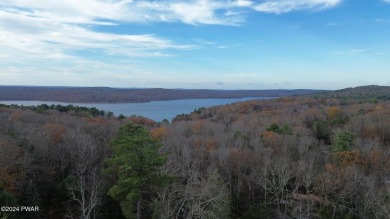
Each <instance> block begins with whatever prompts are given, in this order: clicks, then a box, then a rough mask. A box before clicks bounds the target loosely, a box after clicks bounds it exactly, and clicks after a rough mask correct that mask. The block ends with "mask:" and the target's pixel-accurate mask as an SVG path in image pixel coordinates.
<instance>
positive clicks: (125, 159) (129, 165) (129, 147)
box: [106, 123, 170, 219]
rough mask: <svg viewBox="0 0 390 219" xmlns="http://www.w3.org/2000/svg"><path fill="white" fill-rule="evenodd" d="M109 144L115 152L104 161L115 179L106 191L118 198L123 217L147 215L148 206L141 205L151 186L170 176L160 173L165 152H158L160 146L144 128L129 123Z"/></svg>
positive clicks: (150, 192) (145, 199)
mask: <svg viewBox="0 0 390 219" xmlns="http://www.w3.org/2000/svg"><path fill="white" fill-rule="evenodd" d="M111 146H112V148H113V150H114V153H115V154H114V156H113V157H112V158H111V159H108V160H107V164H108V168H107V169H106V171H107V172H108V173H113V174H115V175H116V177H117V182H116V184H115V185H114V186H112V187H111V188H110V190H109V192H108V194H109V195H110V196H111V197H112V198H114V199H116V200H118V201H119V203H120V205H121V208H122V212H123V214H124V215H125V217H126V218H137V219H139V218H141V216H142V217H143V218H144V217H145V215H150V213H151V212H148V211H147V210H148V208H143V207H145V205H147V201H148V200H150V199H151V195H152V194H153V189H155V188H157V187H159V186H163V185H165V184H166V183H167V182H169V179H170V177H168V176H166V175H162V174H160V172H159V168H160V167H161V166H162V165H163V164H164V163H165V160H166V156H165V155H161V154H159V149H160V147H161V146H162V145H161V144H160V143H159V142H158V141H157V140H155V139H152V138H151V137H150V136H149V133H148V131H147V130H146V129H145V128H143V127H141V126H137V125H135V124H133V123H130V124H127V125H125V126H124V127H122V128H120V130H119V133H118V135H117V136H116V138H115V139H114V141H113V142H112V143H111ZM143 209H145V210H143Z"/></svg>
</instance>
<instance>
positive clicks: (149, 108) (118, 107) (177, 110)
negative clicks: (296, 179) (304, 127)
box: [0, 97, 268, 121]
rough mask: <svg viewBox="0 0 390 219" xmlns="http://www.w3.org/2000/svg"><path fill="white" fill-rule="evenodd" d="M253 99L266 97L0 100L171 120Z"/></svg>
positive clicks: (156, 119) (8, 102)
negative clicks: (209, 108) (135, 100)
mask: <svg viewBox="0 0 390 219" xmlns="http://www.w3.org/2000/svg"><path fill="white" fill-rule="evenodd" d="M253 99H268V98H261V97H246V98H234V99H185V100H169V101H152V102H148V103H62V102H50V101H0V103H2V104H17V105H24V106H33V105H40V104H47V105H51V104H55V105H57V104H61V105H69V104H72V105H75V106H85V107H96V108H97V109H99V110H104V111H106V112H108V111H111V112H113V113H114V114H115V115H116V116H118V115H119V114H123V115H125V116H131V115H139V116H144V117H147V118H150V119H153V120H155V121H161V120H163V119H168V120H169V121H171V120H172V118H174V117H175V116H176V115H178V114H182V113H190V112H192V111H194V109H198V108H200V107H210V106H216V105H224V104H229V103H234V102H240V101H246V100H253Z"/></svg>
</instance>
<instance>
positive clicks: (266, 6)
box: [253, 0, 342, 14]
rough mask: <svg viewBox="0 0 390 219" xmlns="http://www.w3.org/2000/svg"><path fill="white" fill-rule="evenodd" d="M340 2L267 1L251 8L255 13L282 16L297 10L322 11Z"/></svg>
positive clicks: (326, 0)
mask: <svg viewBox="0 0 390 219" xmlns="http://www.w3.org/2000/svg"><path fill="white" fill-rule="evenodd" d="M341 1H342V0H267V1H265V2H263V3H260V4H257V5H255V6H253V8H254V9H255V10H257V11H261V12H267V13H275V14H282V13H287V12H291V11H299V10H324V9H328V8H331V7H334V6H336V5H338V4H339V3H340V2H341Z"/></svg>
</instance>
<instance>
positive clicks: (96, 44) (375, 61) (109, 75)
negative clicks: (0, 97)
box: [0, 0, 390, 89]
mask: <svg viewBox="0 0 390 219" xmlns="http://www.w3.org/2000/svg"><path fill="white" fill-rule="evenodd" d="M389 63H390V0H258V1H250V0H181V1H176V0H142V1H141V0H66V1H64V0H1V1H0V84H1V85H51V86H53V85H61V86H62V85H65V86H108V87H163V88H211V89H279V88H286V89H293V88H314V89H317V88H318V89H339V88H344V87H354V86H360V85H367V84H379V85H390V64H389Z"/></svg>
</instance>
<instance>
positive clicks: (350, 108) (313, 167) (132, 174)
mask: <svg viewBox="0 0 390 219" xmlns="http://www.w3.org/2000/svg"><path fill="white" fill-rule="evenodd" d="M389 95H390V93H389V88H388V87H376V86H370V87H360V88H353V89H346V90H341V91H336V92H327V93H322V94H315V95H314V94H313V95H304V96H290V97H282V98H277V99H269V100H252V101H247V102H239V103H234V104H230V105H225V106H216V107H212V108H199V109H196V110H194V112H192V113H191V114H188V115H185V114H183V115H178V116H177V117H176V118H175V119H174V120H173V122H172V123H168V122H161V123H156V122H154V121H152V120H149V119H147V118H142V117H129V118H124V117H121V118H118V117H115V116H113V115H111V114H107V113H104V112H100V113H93V112H96V110H92V111H90V109H78V110H76V109H70V110H63V111H61V112H60V111H59V110H58V109H56V108H54V109H49V108H45V107H43V108H42V107H38V108H30V109H27V108H20V107H19V108H18V107H6V106H2V107H0V151H1V153H0V203H2V204H1V205H2V206H39V212H4V211H1V212H0V218H1V217H4V216H5V218H23V217H24V218H64V217H68V218H71V217H73V218H125V217H126V218H137V217H138V218H221V219H222V218H223V219H224V218H242V219H244V218H245V219H246V218H248V219H250V218H390V146H389V145H390V116H389V115H390V101H389V98H387V97H389ZM98 112H99V111H98ZM138 125H140V126H138ZM120 127H122V128H120ZM159 142H161V144H160V143H159ZM157 152H158V153H157ZM4 203H5V204H4Z"/></svg>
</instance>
